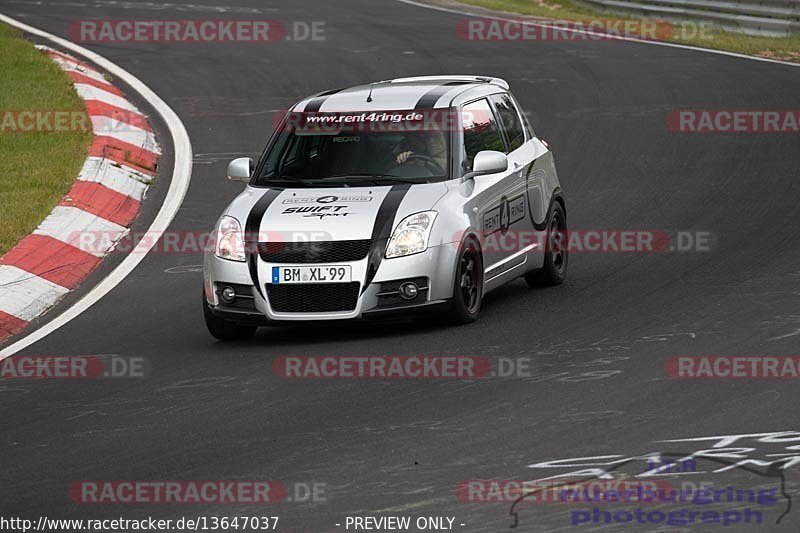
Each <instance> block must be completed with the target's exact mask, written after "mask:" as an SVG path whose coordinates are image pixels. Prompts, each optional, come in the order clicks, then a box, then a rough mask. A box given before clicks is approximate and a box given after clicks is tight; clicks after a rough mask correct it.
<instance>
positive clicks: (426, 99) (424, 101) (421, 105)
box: [414, 81, 469, 109]
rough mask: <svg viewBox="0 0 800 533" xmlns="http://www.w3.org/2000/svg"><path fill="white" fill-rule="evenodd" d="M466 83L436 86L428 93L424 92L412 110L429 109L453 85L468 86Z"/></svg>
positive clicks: (451, 82) (449, 83)
mask: <svg viewBox="0 0 800 533" xmlns="http://www.w3.org/2000/svg"><path fill="white" fill-rule="evenodd" d="M468 84H469V83H468V82H464V81H449V82H447V83H445V84H442V85H437V86H436V87H434V88H433V89H431V90H430V91H428V92H426V93H425V94H423V95H422V97H421V98H420V99H419V100H417V105H415V106H414V109H430V108H432V107H433V106H435V105H436V102H438V101H439V98H441V97H442V96H443V95H444V94H445V93H446V92H447V91H449V90H450V89H452V88H453V86H455V85H468Z"/></svg>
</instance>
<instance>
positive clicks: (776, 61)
mask: <svg viewBox="0 0 800 533" xmlns="http://www.w3.org/2000/svg"><path fill="white" fill-rule="evenodd" d="M395 1H396V2H402V3H404V4H408V5H411V6H417V7H422V8H425V9H433V10H434V11H443V12H445V13H454V14H456V15H464V16H467V17H475V18H482V19H494V20H502V21H507V22H517V23H519V24H525V25H529V26H536V27H538V28H548V29H554V30H559V31H566V32H572V33H580V34H583V35H593V36H597V37H603V38H605V39H615V40H618V41H628V42H632V43H641V44H652V45H656V46H667V47H669V48H680V49H682V50H694V51H695V52H706V53H708V54H717V55H721V56H728V57H738V58H739V59H750V60H751V61H761V62H763V63H774V64H776V65H786V66H789V67H800V63H791V62H789V61H781V60H779V59H768V58H766V57H757V56H749V55H746V54H737V53H736V52H726V51H724V50H714V49H713V48H702V47H700V46H689V45H687V44H678V43H670V42H666V41H654V40H652V39H638V38H636V37H625V36H621V35H609V34H607V33H597V32H593V31H589V30H579V29H570V28H566V27H561V26H558V27H556V26H553V25H552V24H548V23H547V22H535V21H531V20H526V19H522V18H511V17H510V16H502V15H489V14H481V13H473V12H470V11H466V10H463V9H453V8H449V7H444V6H435V5H431V4H425V3H421V2H415V1H414V0H395ZM486 9H489V8H486ZM512 14H513V13H508V15H512ZM522 16H524V15H520V17H522ZM552 20H553V21H556V20H558V19H552ZM453 33H455V28H453Z"/></svg>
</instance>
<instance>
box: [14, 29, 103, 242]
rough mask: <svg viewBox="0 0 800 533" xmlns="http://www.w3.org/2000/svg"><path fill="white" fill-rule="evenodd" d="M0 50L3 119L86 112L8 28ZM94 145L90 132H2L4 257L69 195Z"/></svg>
mask: <svg viewBox="0 0 800 533" xmlns="http://www.w3.org/2000/svg"><path fill="white" fill-rule="evenodd" d="M0 51H2V52H0V73H2V75H0V120H2V119H3V117H5V116H7V115H6V112H7V111H10V110H14V111H22V110H61V111H85V109H84V104H83V100H81V99H80V98H79V97H78V95H77V94H76V93H75V90H74V89H73V87H72V84H71V83H70V79H69V77H68V76H67V75H66V74H65V73H64V72H63V71H62V70H61V68H59V66H58V65H56V64H55V63H54V62H53V61H52V60H50V58H48V57H47V56H46V55H45V54H43V53H42V52H40V51H39V50H37V49H36V48H34V46H33V45H32V44H31V43H29V42H27V41H25V40H23V39H22V38H21V36H20V33H19V32H18V31H17V30H15V29H13V28H11V27H9V26H7V25H5V24H0ZM91 141H92V134H91V131H87V132H84V131H66V132H25V133H22V132H18V131H13V130H11V129H10V128H7V129H5V130H4V129H0V255H2V254H3V253H5V252H7V251H8V250H9V249H11V248H12V247H13V246H14V245H15V244H16V243H17V242H18V241H19V240H20V239H21V238H22V237H24V236H25V235H27V234H29V233H30V232H31V231H33V230H34V229H35V228H36V226H38V225H39V223H40V222H41V221H42V220H43V219H44V218H45V217H46V216H47V214H48V213H49V212H50V210H52V209H53V207H54V206H55V205H56V204H57V203H58V201H59V199H60V198H61V197H62V196H64V194H65V193H66V192H67V191H68V190H69V188H70V185H71V184H72V182H73V181H74V180H75V177H76V176H77V175H78V172H79V171H80V169H81V167H82V166H83V162H84V161H85V159H86V155H87V150H88V147H89V144H90V143H91Z"/></svg>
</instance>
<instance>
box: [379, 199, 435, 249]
mask: <svg viewBox="0 0 800 533" xmlns="http://www.w3.org/2000/svg"><path fill="white" fill-rule="evenodd" d="M434 220H436V211H423V212H422V213H415V214H413V215H409V216H407V217H406V218H404V219H403V220H402V221H401V222H400V224H398V225H397V227H396V228H395V229H394V233H393V234H392V238H391V239H389V246H387V247H386V258H387V259H390V258H392V257H401V256H404V255H411V254H418V253H420V252H424V251H425V250H427V249H428V237H430V235H431V228H432V227H433V221H434Z"/></svg>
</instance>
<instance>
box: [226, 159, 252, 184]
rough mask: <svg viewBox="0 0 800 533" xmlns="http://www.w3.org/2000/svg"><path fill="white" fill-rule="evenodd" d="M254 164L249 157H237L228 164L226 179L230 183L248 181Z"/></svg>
mask: <svg viewBox="0 0 800 533" xmlns="http://www.w3.org/2000/svg"><path fill="white" fill-rule="evenodd" d="M254 167H255V163H253V160H252V159H250V158H249V157H239V158H237V159H234V160H233V161H231V162H230V163H228V179H229V180H231V181H250V176H251V175H252V174H253V168H254Z"/></svg>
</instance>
